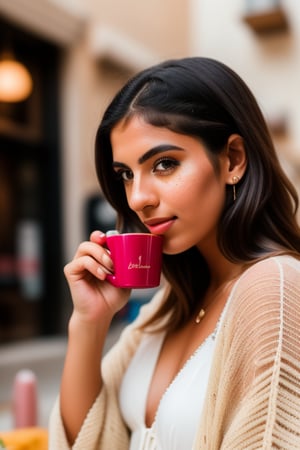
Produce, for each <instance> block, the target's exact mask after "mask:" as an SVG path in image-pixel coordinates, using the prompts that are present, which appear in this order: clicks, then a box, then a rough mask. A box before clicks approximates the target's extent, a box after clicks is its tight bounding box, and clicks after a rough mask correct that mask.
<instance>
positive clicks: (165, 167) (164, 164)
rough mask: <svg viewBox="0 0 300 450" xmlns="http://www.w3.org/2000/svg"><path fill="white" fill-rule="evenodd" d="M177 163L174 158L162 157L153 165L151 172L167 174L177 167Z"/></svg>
mask: <svg viewBox="0 0 300 450" xmlns="http://www.w3.org/2000/svg"><path fill="white" fill-rule="evenodd" d="M179 164H180V163H179V161H177V160H176V159H174V158H170V157H164V158H160V159H159V160H158V161H156V162H155V164H154V165H153V169H152V172H158V173H161V174H164V173H168V172H170V171H171V170H173V169H174V168H175V167H177V166H179Z"/></svg>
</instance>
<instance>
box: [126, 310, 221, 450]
mask: <svg viewBox="0 0 300 450" xmlns="http://www.w3.org/2000/svg"><path fill="white" fill-rule="evenodd" d="M222 316H223V314H222ZM220 321H221V319H220V320H219V322H218V325H217V327H216V329H215V331H214V332H213V333H212V334H211V335H210V336H208V337H207V339H206V340H205V341H204V342H203V343H202V344H201V345H200V346H199V347H198V349H197V350H196V351H195V352H194V354H193V355H192V356H191V357H190V358H189V359H188V361H187V362H186V363H185V365H184V366H183V367H182V369H181V370H180V371H179V372H178V374H177V375H176V376H175V378H174V379H173V381H172V382H171V384H170V385H169V387H168V388H167V390H166V391H165V393H164V395H163V396H162V398H161V401H160V403H159V406H158V409H157V412H156V416H155V420H154V422H153V424H152V426H151V427H150V428H147V427H146V425H145V413H146V401H147V395H148V390H149V386H150V382H151V379H152V376H153V372H154V369H155V366H156V362H157V359H158V356H159V353H160V349H161V346H162V343H163V340H164V333H159V334H148V335H145V337H144V338H143V340H142V342H141V344H140V346H139V348H138V350H137V352H136V353H135V355H134V357H133V358H132V361H131V363H130V365H129V367H128V369H127V371H126V372H125V375H124V378H123V381H122V384H121V388H120V397H119V400H120V408H121V412H122V415H123V418H124V420H125V422H126V423H127V425H128V427H129V429H130V430H131V440H130V447H129V450H182V449H185V450H192V448H193V441H194V437H195V434H196V429H197V426H198V424H199V418H200V414H201V410H202V405H203V402H204V397H205V393H206V388H207V383H208V378H209V372H210V366H211V361H212V356H213V352H214V346H215V337H216V333H217V329H218V328H219V325H220Z"/></svg>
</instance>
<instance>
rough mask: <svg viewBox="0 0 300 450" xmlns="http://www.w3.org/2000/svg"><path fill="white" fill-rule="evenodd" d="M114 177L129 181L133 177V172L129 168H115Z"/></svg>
mask: <svg viewBox="0 0 300 450" xmlns="http://www.w3.org/2000/svg"><path fill="white" fill-rule="evenodd" d="M116 177H117V179H118V180H122V181H130V180H132V179H133V173H132V172H131V170H126V169H122V170H117V171H116Z"/></svg>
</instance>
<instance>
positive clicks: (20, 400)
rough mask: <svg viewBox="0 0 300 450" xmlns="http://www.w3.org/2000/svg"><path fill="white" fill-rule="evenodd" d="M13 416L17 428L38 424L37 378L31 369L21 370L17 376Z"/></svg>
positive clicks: (14, 388) (14, 387)
mask: <svg viewBox="0 0 300 450" xmlns="http://www.w3.org/2000/svg"><path fill="white" fill-rule="evenodd" d="M13 417H14V426H15V428H23V427H34V426H36V425H37V379H36V376H35V374H34V373H33V372H32V371H31V370H28V369H24V370H20V371H19V372H18V373H17V374H16V376H15V380H14V386H13Z"/></svg>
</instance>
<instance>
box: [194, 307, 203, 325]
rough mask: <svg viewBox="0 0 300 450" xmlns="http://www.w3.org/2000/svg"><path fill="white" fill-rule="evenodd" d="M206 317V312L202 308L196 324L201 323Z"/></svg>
mask: <svg viewBox="0 0 300 450" xmlns="http://www.w3.org/2000/svg"><path fill="white" fill-rule="evenodd" d="M204 316H205V311H204V309H202V308H201V309H200V311H199V312H198V314H197V316H196V319H195V321H196V323H200V322H201V320H202V319H203V317H204Z"/></svg>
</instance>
